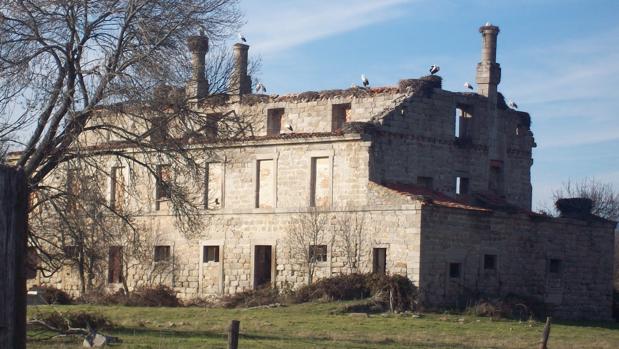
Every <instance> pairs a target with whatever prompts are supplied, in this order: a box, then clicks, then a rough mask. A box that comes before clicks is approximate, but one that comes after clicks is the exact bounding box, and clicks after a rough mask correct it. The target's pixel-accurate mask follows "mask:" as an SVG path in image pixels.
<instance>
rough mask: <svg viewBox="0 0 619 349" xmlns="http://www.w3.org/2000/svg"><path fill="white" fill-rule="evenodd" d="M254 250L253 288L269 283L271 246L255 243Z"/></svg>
mask: <svg viewBox="0 0 619 349" xmlns="http://www.w3.org/2000/svg"><path fill="white" fill-rule="evenodd" d="M254 248H255V250H254V288H260V287H264V286H268V285H270V284H271V266H272V265H271V256H272V251H271V246H270V245H256V246H255V247H254Z"/></svg>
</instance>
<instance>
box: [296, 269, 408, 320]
mask: <svg viewBox="0 0 619 349" xmlns="http://www.w3.org/2000/svg"><path fill="white" fill-rule="evenodd" d="M368 297H373V298H374V302H375V303H376V304H377V305H382V306H383V307H385V308H386V309H391V310H394V311H406V310H412V309H413V308H414V305H415V302H416V299H417V288H416V287H415V285H413V283H412V281H410V280H409V279H408V278H406V277H404V276H400V275H393V276H389V275H381V274H349V275H339V276H334V277H331V278H326V279H321V280H319V281H318V282H316V283H314V284H312V285H308V286H303V287H301V288H299V289H298V290H297V291H296V292H294V294H293V295H292V299H293V301H294V302H296V303H303V302H309V301H313V300H318V299H326V300H352V299H363V298H368Z"/></svg>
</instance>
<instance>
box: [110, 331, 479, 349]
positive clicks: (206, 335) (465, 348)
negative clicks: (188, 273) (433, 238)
mask: <svg viewBox="0 0 619 349" xmlns="http://www.w3.org/2000/svg"><path fill="white" fill-rule="evenodd" d="M111 333H113V334H114V335H115V336H119V337H120V338H121V339H122V337H123V335H125V336H129V335H139V336H147V337H161V336H163V337H168V338H170V339H177V340H178V339H200V338H203V339H212V340H226V338H227V335H226V334H224V333H221V332H214V331H198V330H187V331H184V330H173V329H150V328H141V327H140V328H134V327H119V328H115V329H114V330H113V331H111ZM239 341H240V342H241V343H242V342H245V343H247V345H248V347H249V348H253V347H260V348H261V347H264V345H265V343H256V342H263V341H264V342H280V343H296V344H295V347H296V346H297V345H298V344H302V345H308V347H312V348H313V347H314V346H315V345H317V344H327V343H334V342H335V343H339V344H341V345H342V346H341V347H342V348H344V347H347V346H346V345H347V344H352V345H354V346H355V347H358V346H359V345H361V346H362V347H367V348H375V347H376V346H377V345H380V346H392V345H393V346H397V347H402V348H403V347H407V348H409V347H410V348H425V349H433V348H453V349H473V348H477V347H473V346H469V345H465V344H454V343H442V342H419V343H414V342H413V343H411V342H406V343H403V342H398V341H396V340H393V339H390V338H384V339H377V340H369V339H345V340H336V339H333V338H331V337H329V336H316V337H313V336H307V337H299V336H283V335H260V334H255V333H241V334H240V336H239ZM252 342H254V343H253V344H258V346H254V345H251V344H252ZM337 347H339V346H337Z"/></svg>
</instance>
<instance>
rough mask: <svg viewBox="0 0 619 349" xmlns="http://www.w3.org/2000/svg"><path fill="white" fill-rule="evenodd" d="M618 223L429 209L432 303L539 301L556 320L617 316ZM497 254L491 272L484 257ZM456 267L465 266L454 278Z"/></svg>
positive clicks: (425, 225) (426, 229) (424, 260)
mask: <svg viewBox="0 0 619 349" xmlns="http://www.w3.org/2000/svg"><path fill="white" fill-rule="evenodd" d="M611 226H612V224H610V223H608V222H604V221H600V220H595V219H592V220H590V221H580V220H574V219H567V218H550V217H541V216H531V215H529V214H524V213H518V214H508V213H501V212H492V211H483V210H459V209H450V208H444V207H436V206H424V208H423V209H422V223H421V231H422V235H421V275H420V284H419V285H420V288H421V289H422V290H423V298H424V302H426V303H427V304H430V305H441V306H444V305H456V304H458V303H459V305H460V306H462V305H463V302H464V301H465V300H466V298H467V297H470V296H474V295H480V294H481V295H486V296H490V297H492V296H505V295H508V294H515V295H520V296H525V297H533V298H534V299H536V300H537V301H541V302H544V303H546V304H548V306H549V307H550V309H552V313H553V315H554V316H557V317H560V318H568V319H599V320H607V319H609V318H610V315H611V291H612V280H611V277H612V264H613V261H612V259H613V257H612V256H613V233H612V227H611ZM486 255H493V256H495V258H496V259H495V262H494V268H487V266H486V261H485V258H486V257H485V256H486ZM450 264H460V267H459V269H460V271H459V273H457V274H458V275H452V272H453V270H450V268H452V266H450Z"/></svg>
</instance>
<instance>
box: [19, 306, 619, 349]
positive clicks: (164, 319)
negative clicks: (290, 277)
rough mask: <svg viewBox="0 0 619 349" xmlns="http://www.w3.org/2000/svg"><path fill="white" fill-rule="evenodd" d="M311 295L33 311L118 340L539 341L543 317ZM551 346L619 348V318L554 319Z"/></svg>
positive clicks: (270, 344) (295, 343)
mask: <svg viewBox="0 0 619 349" xmlns="http://www.w3.org/2000/svg"><path fill="white" fill-rule="evenodd" d="M348 303H350V302H340V303H313V304H301V305H294V306H289V307H281V308H271V309H233V310H228V309H204V308H137V307H136V308H134V307H122V306H84V305H79V306H37V307H29V309H28V313H29V316H32V315H33V314H34V313H36V312H48V311H51V310H52V309H56V310H58V311H61V312H67V311H71V312H72V311H89V312H98V313H101V314H104V315H106V316H107V317H109V319H110V320H111V321H112V322H113V323H114V324H115V327H114V328H115V329H114V330H113V331H111V332H110V333H106V334H110V335H114V336H118V337H120V338H121V339H122V340H123V341H124V343H123V344H122V345H120V346H117V348H166V349H167V348H226V343H227V342H226V335H225V332H226V328H227V326H228V324H229V322H230V320H232V319H237V320H240V321H241V338H240V341H239V348H241V349H246V348H376V347H380V348H432V349H439V348H446V349H447V348H450V349H451V348H461V349H469V348H537V344H538V341H539V338H540V335H541V333H542V329H543V324H542V323H539V322H531V323H529V322H522V323H521V322H518V321H511V320H509V321H508V320H500V321H496V320H495V321H493V320H491V319H489V318H481V317H473V316H462V315H442V314H424V315H422V316H421V317H420V318H414V317H411V316H399V315H389V316H383V315H370V317H368V318H365V317H353V316H349V315H332V314H331V313H332V312H333V311H335V310H337V309H339V308H340V307H342V305H343V304H348ZM34 335H35V333H34V332H31V333H29V336H30V338H29V341H28V348H78V347H81V341H79V340H77V339H75V338H72V339H68V338H65V339H55V340H51V341H50V340H48V341H41V340H37V339H35V338H34V337H33V336H34ZM78 342H79V343H78ZM549 347H550V348H552V349H558V348H596V349H597V348H599V349H604V348H608V349H616V348H619V324H618V323H557V324H553V326H552V330H551V334H550V342H549Z"/></svg>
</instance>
